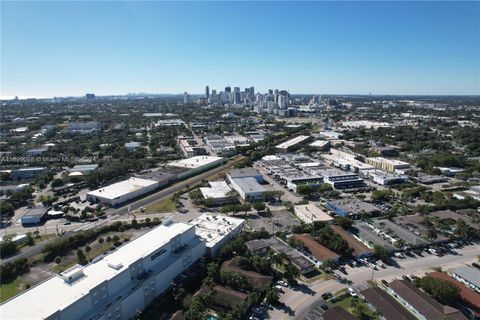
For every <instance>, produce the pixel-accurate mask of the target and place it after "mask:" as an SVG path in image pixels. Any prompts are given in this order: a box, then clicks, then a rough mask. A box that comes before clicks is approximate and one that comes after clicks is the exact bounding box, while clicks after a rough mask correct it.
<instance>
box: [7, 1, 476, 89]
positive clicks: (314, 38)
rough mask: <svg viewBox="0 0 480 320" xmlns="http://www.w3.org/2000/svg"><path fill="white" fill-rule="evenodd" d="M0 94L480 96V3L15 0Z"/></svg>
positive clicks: (9, 16) (10, 5)
mask: <svg viewBox="0 0 480 320" xmlns="http://www.w3.org/2000/svg"><path fill="white" fill-rule="evenodd" d="M1 9H2V10H1V96H2V97H11V96H15V95H18V96H19V97H20V98H22V97H52V96H66V95H83V94H84V93H86V92H93V93H96V94H99V95H101V94H125V93H129V92H150V93H180V92H183V91H188V92H191V93H197V92H198V93H200V92H203V88H204V86H205V85H207V84H208V85H209V86H210V88H211V89H217V90H218V89H223V88H224V87H225V86H226V85H231V86H240V87H242V88H244V87H250V86H252V85H253V86H255V87H256V89H257V91H258V90H260V91H264V90H266V89H268V88H279V89H287V90H289V91H290V92H292V93H330V94H334V93H338V94H342V93H352V94H368V93H370V92H371V93H372V94H480V2H454V3H453V2H427V1H423V2H375V1H374V2H175V3H174V2H68V1H63V2H58V1H57V2H55V1H54V2H39V1H37V2H5V1H2V3H1Z"/></svg>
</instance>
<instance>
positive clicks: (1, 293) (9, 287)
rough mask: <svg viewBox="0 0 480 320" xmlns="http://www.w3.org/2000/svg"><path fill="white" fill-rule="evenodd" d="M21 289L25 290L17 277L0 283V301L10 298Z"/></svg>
mask: <svg viewBox="0 0 480 320" xmlns="http://www.w3.org/2000/svg"><path fill="white" fill-rule="evenodd" d="M23 290H25V285H24V284H23V282H22V280H21V278H17V279H15V281H13V282H10V283H7V284H2V285H0V302H3V301H5V300H7V299H10V298H11V297H13V296H14V295H16V294H17V293H20V292H21V291H23Z"/></svg>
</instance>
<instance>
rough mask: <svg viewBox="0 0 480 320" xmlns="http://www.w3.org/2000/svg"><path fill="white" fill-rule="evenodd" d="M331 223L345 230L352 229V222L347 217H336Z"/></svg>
mask: <svg viewBox="0 0 480 320" xmlns="http://www.w3.org/2000/svg"><path fill="white" fill-rule="evenodd" d="M333 223H334V224H335V225H337V226H340V227H342V228H343V229H345V230H349V229H350V228H351V227H352V224H353V221H352V220H351V219H349V218H347V217H341V216H339V217H336V218H335V219H334V220H333Z"/></svg>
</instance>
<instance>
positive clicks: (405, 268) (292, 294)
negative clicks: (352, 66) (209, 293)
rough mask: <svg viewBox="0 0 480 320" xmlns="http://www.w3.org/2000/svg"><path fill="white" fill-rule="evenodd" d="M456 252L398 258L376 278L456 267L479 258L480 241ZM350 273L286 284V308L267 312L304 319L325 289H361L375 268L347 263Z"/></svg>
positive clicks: (272, 316)
mask: <svg viewBox="0 0 480 320" xmlns="http://www.w3.org/2000/svg"><path fill="white" fill-rule="evenodd" d="M457 253H458V255H452V254H449V255H445V256H443V257H437V256H435V255H429V254H424V256H423V257H417V258H411V257H409V258H406V259H396V260H395V261H396V262H397V263H398V266H397V267H391V266H388V267H387V268H386V269H380V270H378V271H374V272H373V279H374V280H377V281H379V280H382V279H385V280H387V281H390V280H393V279H394V278H401V276H402V275H407V274H415V275H418V276H421V275H423V274H425V273H426V272H429V271H431V269H432V268H433V267H442V269H443V270H449V269H453V268H456V267H459V266H462V265H464V264H465V263H471V262H473V261H474V260H476V259H477V256H478V255H479V253H480V245H479V244H475V245H471V246H467V247H464V248H462V249H458V250H457ZM347 273H348V275H345V274H343V273H341V272H338V271H336V274H337V275H339V276H342V277H344V278H347V279H348V280H350V281H352V284H350V285H347V284H343V283H340V282H339V281H338V280H328V281H322V280H318V281H315V282H313V283H308V284H302V286H300V287H299V288H293V289H292V288H285V290H284V291H285V293H284V294H282V295H281V297H280V302H283V303H284V305H285V307H284V308H283V309H273V310H270V311H269V313H268V315H269V318H270V319H275V320H277V319H279V320H281V319H303V317H304V316H305V315H306V314H307V313H308V311H309V310H310V308H311V307H312V305H313V304H314V303H315V302H317V301H318V300H319V299H320V298H321V295H322V294H323V293H325V292H327V291H328V292H332V293H334V292H335V291H338V290H340V289H342V288H346V287H353V288H356V289H358V290H362V289H364V288H366V287H367V281H368V280H370V279H372V269H371V268H368V267H360V268H354V269H353V268H350V267H347Z"/></svg>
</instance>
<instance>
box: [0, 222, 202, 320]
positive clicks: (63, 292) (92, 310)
mask: <svg viewBox="0 0 480 320" xmlns="http://www.w3.org/2000/svg"><path fill="white" fill-rule="evenodd" d="M204 254H205V243H204V242H203V241H201V240H200V239H199V237H198V236H197V235H196V234H195V226H193V225H188V224H184V223H174V222H171V221H168V220H167V221H165V222H164V223H163V224H162V225H160V226H158V227H156V228H155V229H153V230H151V231H149V232H148V233H145V234H144V235H142V236H140V237H139V238H137V239H135V240H133V241H130V242H128V243H126V244H124V245H123V246H121V247H119V248H118V249H117V250H116V251H114V252H112V253H110V254H108V255H106V256H104V257H100V258H97V259H94V261H93V262H92V263H90V264H88V265H86V266H80V265H76V266H74V267H72V268H70V269H68V270H66V271H64V272H63V273H61V274H59V275H56V276H54V277H52V278H50V279H48V280H46V281H44V282H42V283H40V284H39V285H37V286H35V287H32V288H31V289H29V290H27V291H25V292H24V293H22V294H20V295H18V296H16V297H14V298H12V299H10V300H8V301H6V302H5V303H4V304H2V305H1V306H0V314H1V315H2V318H3V319H19V320H25V319H49V320H70V319H130V318H132V317H135V316H138V315H139V314H140V313H141V311H142V310H143V309H144V308H145V306H147V305H148V304H149V303H150V302H151V301H152V300H153V299H154V298H155V297H157V296H158V295H159V294H162V293H163V292H165V291H166V290H167V289H168V288H169V287H170V284H171V283H172V281H173V280H174V279H175V277H177V276H178V275H179V274H180V273H182V272H183V271H184V270H186V269H187V268H189V267H190V266H191V265H192V264H194V263H195V262H196V261H197V260H198V259H199V258H201V257H202V256H203V255H204Z"/></svg>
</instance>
